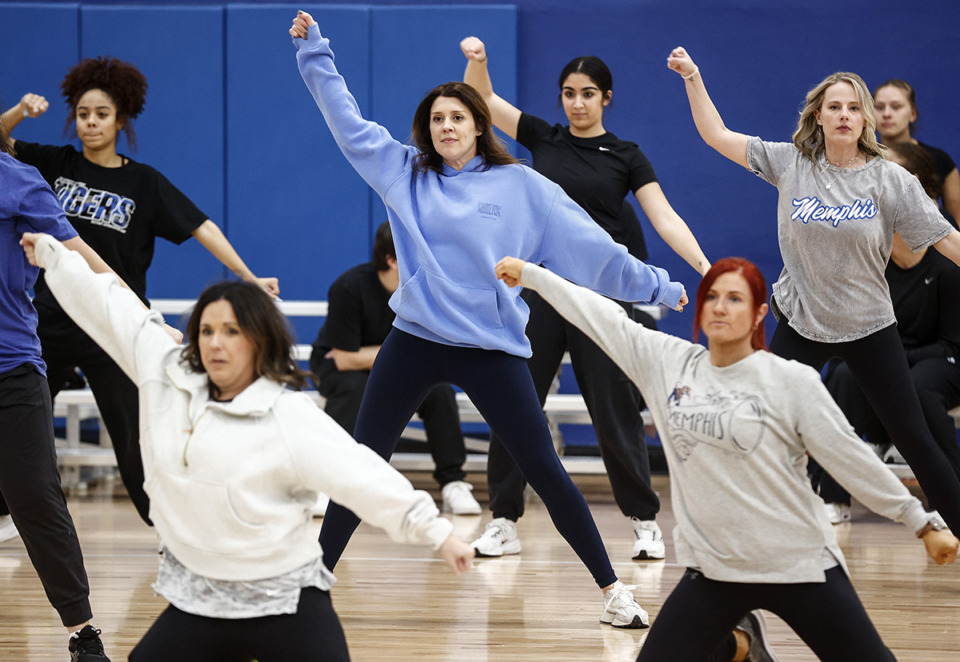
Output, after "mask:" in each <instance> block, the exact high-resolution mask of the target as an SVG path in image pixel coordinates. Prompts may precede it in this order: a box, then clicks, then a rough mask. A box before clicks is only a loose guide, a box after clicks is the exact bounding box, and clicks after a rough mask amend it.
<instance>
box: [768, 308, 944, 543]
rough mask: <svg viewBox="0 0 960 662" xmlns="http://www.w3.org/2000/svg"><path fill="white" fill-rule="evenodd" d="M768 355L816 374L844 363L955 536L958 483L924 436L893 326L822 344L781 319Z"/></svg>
mask: <svg viewBox="0 0 960 662" xmlns="http://www.w3.org/2000/svg"><path fill="white" fill-rule="evenodd" d="M770 351H772V352H773V353H774V354H776V355H777V356H781V357H783V358H785V359H795V360H797V361H800V362H801V363H805V364H807V365H809V366H812V367H813V368H815V369H817V370H820V369H821V368H823V366H824V364H825V363H826V362H827V361H828V360H829V359H831V358H833V357H838V358H841V359H843V360H844V361H846V362H847V366H849V368H850V372H852V373H853V376H854V378H855V379H856V381H857V385H858V386H860V389H861V390H862V391H863V394H864V396H865V397H866V398H867V401H868V402H869V403H870V405H871V406H872V407H873V410H874V411H875V412H877V415H878V416H879V418H880V421H881V422H882V423H883V427H884V428H885V429H886V431H887V433H888V434H889V435H890V441H892V442H893V444H894V445H895V446H896V447H897V450H898V451H900V454H901V455H903V458H904V459H905V460H906V461H907V464H909V465H910V468H911V469H913V473H914V475H915V476H916V477H917V481H918V482H919V483H920V487H921V488H922V489H923V492H924V494H926V496H927V499H928V500H929V501H930V506H931V507H932V508H936V509H937V510H938V511H939V512H940V515H941V517H943V519H944V521H946V523H947V526H949V527H950V530H951V531H960V479H958V478H957V475H956V474H955V473H954V472H953V468H952V467H951V466H950V461H949V459H948V458H947V456H946V454H945V453H944V451H943V449H942V448H940V446H939V445H938V444H937V442H936V441H935V440H934V438H933V435H932V434H930V428H929V427H928V426H927V421H926V419H925V418H924V416H923V410H922V409H921V408H920V400H919V398H918V397H917V391H916V389H915V388H914V385H913V380H911V379H910V368H909V367H908V365H907V357H906V355H905V354H904V352H903V343H902V342H901V341H900V335H899V334H898V333H897V328H896V327H895V326H888V327H886V328H885V329H881V330H880V331H877V332H876V333H872V334H870V335H869V336H867V337H866V338H861V339H860V340H854V341H851V342H842V343H822V342H816V341H814V340H808V339H807V338H804V337H803V336H801V335H800V334H799V333H797V332H796V331H795V330H793V329H792V328H790V326H789V325H788V324H787V323H786V321H785V320H784V321H783V322H781V323H780V324H778V325H777V330H776V331H775V332H774V334H773V340H772V341H771V343H770Z"/></svg>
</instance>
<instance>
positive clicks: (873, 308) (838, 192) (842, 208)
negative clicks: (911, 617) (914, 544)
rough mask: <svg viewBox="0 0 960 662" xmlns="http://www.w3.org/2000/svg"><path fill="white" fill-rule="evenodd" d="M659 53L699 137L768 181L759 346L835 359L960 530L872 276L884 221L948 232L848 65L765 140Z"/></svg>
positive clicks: (675, 59) (959, 503)
mask: <svg viewBox="0 0 960 662" xmlns="http://www.w3.org/2000/svg"><path fill="white" fill-rule="evenodd" d="M667 65H668V66H669V67H670V68H671V69H673V70H674V71H676V72H677V73H679V74H680V75H681V76H683V78H684V80H685V84H686V89H687V97H688V99H689V101H690V109H691V111H692V113H693V120H694V122H695V123H696V125H697V130H698V131H699V132H700V136H701V137H702V138H703V140H704V142H706V143H707V144H708V145H710V146H711V147H713V148H714V149H715V150H717V151H718V152H720V154H722V155H723V156H726V157H727V158H728V159H730V160H731V161H734V162H735V163H739V164H740V165H742V166H743V167H745V168H747V169H749V170H751V171H753V172H754V173H756V174H757V175H759V176H760V177H761V178H763V179H764V180H766V181H767V182H769V183H771V184H773V185H774V186H776V187H777V189H778V190H779V191H780V197H779V203H778V207H777V224H778V228H777V230H778V235H779V241H780V251H781V254H782V257H783V264H784V267H783V271H782V272H781V273H780V277H779V279H778V280H777V282H776V283H774V285H773V298H772V300H771V301H772V303H771V307H772V308H773V312H774V315H775V316H777V319H778V320H779V321H781V322H782V323H781V324H779V325H778V326H777V330H776V332H775V333H774V335H773V340H772V341H771V343H770V349H771V351H773V352H774V353H775V354H778V355H779V356H782V357H784V358H787V359H796V360H798V361H800V362H802V363H806V364H807V365H810V366H812V367H814V368H816V369H818V370H819V369H820V368H822V367H823V365H824V363H825V362H826V361H827V360H828V359H830V358H832V357H840V358H842V359H843V360H844V361H846V362H847V365H848V366H849V367H850V370H851V372H853V375H854V377H855V378H856V379H857V382H858V383H859V385H860V387H861V388H862V389H863V392H864V395H865V396H866V397H867V400H868V401H869V402H870V404H871V405H872V406H873V409H874V410H875V411H877V412H878V413H879V415H880V418H881V421H882V423H883V425H884V427H885V428H886V430H887V432H888V433H889V435H890V439H891V441H893V443H894V445H896V447H897V449H898V450H899V451H900V453H901V454H902V455H903V457H904V458H905V459H906V460H907V462H908V463H909V464H910V467H911V468H912V469H913V472H914V474H915V475H916V477H917V480H918V481H919V482H920V486H921V487H922V488H923V491H924V492H925V493H926V495H927V497H928V498H929V500H930V503H931V504H932V505H933V506H935V507H936V508H937V509H938V510H939V511H940V513H941V514H942V515H943V517H944V519H945V520H946V522H947V524H948V525H950V528H951V529H952V530H953V531H960V479H958V478H957V476H956V475H955V474H954V473H953V470H952V469H951V468H950V464H949V462H948V461H947V458H946V456H945V455H944V452H943V450H942V449H941V448H940V447H939V446H938V445H937V444H936V442H935V441H934V439H933V437H932V436H931V434H930V430H929V429H928V427H927V425H926V422H925V420H924V417H923V412H922V411H921V408H920V402H919V400H918V399H917V394H916V391H915V390H914V388H913V386H912V382H911V381H910V376H909V368H908V366H907V360H906V357H905V355H904V352H903V346H902V345H901V343H900V338H899V335H898V334H897V330H896V328H895V327H894V325H895V324H896V318H895V317H894V314H893V304H892V303H891V301H890V292H889V289H888V287H887V282H886V280H885V279H884V276H883V272H884V268H885V266H886V263H887V260H888V258H889V257H890V251H891V247H892V243H893V235H894V233H899V234H900V236H901V237H902V238H903V240H904V241H905V242H906V243H907V245H908V246H909V247H910V248H911V249H913V250H920V249H922V248H925V247H928V246H933V247H934V248H936V249H937V250H938V251H940V252H941V253H943V254H944V255H945V256H946V257H948V258H950V259H951V260H952V261H953V262H954V263H956V264H958V265H960V233H958V232H957V231H956V230H954V229H953V228H951V227H950V225H949V224H948V223H947V222H946V221H945V220H944V219H943V217H942V216H941V215H940V212H939V210H937V207H936V205H935V204H933V202H931V200H930V199H929V198H928V197H927V196H926V194H925V193H924V191H923V188H922V187H921V186H920V183H919V182H918V181H917V179H916V178H915V177H913V176H912V175H910V174H909V173H908V172H907V171H906V170H904V169H903V168H901V167H900V166H898V165H896V164H893V163H891V162H889V161H887V159H886V158H885V156H884V152H885V148H884V147H883V146H881V145H879V144H878V143H877V140H876V136H875V129H876V119H875V116H874V112H873V101H872V98H871V96H870V92H869V90H868V89H867V86H866V84H864V82H863V80H861V78H860V77H859V76H857V75H856V74H853V73H843V72H842V73H836V74H833V75H832V76H829V77H827V78H826V79H825V80H824V81H823V82H821V83H820V84H819V85H817V86H816V87H815V88H813V89H812V90H811V91H810V92H808V93H807V97H806V106H805V107H804V109H803V111H802V112H801V115H800V121H799V124H798V127H797V131H796V132H795V133H794V135H793V142H792V143H771V142H765V141H762V140H760V139H759V138H755V137H749V136H747V135H745V134H742V133H737V132H735V131H730V130H729V129H727V128H726V126H724V124H723V120H722V119H721V117H720V114H719V113H718V112H717V109H716V107H715V106H714V105H713V102H712V101H711V100H710V97H709V95H708V94H707V90H706V88H705V87H704V84H703V79H702V77H701V75H700V70H699V68H698V67H697V66H696V65H695V64H694V62H693V60H692V59H691V58H690V56H689V55H688V54H687V52H686V51H685V50H684V49H683V48H675V49H674V50H673V51H672V52H671V53H670V57H669V58H668V59H667Z"/></svg>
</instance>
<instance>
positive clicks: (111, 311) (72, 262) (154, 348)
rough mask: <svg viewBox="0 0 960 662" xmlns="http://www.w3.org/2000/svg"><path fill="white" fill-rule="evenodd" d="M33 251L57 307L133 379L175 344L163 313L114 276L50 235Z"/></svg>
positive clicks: (154, 365)
mask: <svg viewBox="0 0 960 662" xmlns="http://www.w3.org/2000/svg"><path fill="white" fill-rule="evenodd" d="M36 255H37V263H38V264H39V265H40V266H41V267H43V268H44V269H45V270H46V273H45V275H44V278H45V279H46V283H47V286H48V287H49V288H50V291H51V292H52V293H53V295H54V296H55V297H56V298H57V302H58V303H59V304H60V306H61V307H62V308H63V309H64V311H66V313H67V314H68V315H69V316H70V317H71V319H73V321H74V322H76V323H77V326H79V327H80V328H81V329H83V330H84V331H85V332H86V333H87V335H89V336H90V337H91V338H93V340H94V341H95V342H96V343H97V344H98V345H100V347H102V348H103V349H104V351H106V352H107V354H109V355H110V358H112V359H113V360H114V361H116V362H117V365H119V366H120V368H121V369H122V370H123V371H124V372H125V373H126V374H127V376H128V377H130V379H131V380H133V382H134V383H136V384H138V385H139V384H140V383H141V382H142V379H143V378H145V377H146V376H147V375H145V374H144V372H150V371H152V370H153V369H155V368H157V367H158V366H159V365H160V364H161V362H162V359H163V357H164V356H165V355H166V353H167V351H169V350H175V349H176V348H177V344H176V343H175V342H174V340H173V338H171V337H170V336H169V335H167V332H166V331H164V321H163V316H161V315H160V313H158V312H156V311H152V310H147V309H145V308H144V307H143V304H142V303H141V302H140V300H139V299H138V298H137V295H135V294H134V293H133V292H131V291H130V290H129V289H127V288H125V287H123V286H122V285H121V284H120V283H119V281H118V280H117V278H116V277H115V276H114V275H112V274H97V273H94V272H93V271H92V270H91V269H90V267H89V266H88V265H87V262H86V260H84V259H83V257H82V256H81V255H80V254H79V253H76V252H74V251H71V250H70V249H68V248H66V247H65V246H64V245H63V244H61V243H60V242H59V241H57V240H56V239H54V238H53V237H51V236H49V235H45V236H43V237H42V238H41V239H40V241H38V242H37V246H36Z"/></svg>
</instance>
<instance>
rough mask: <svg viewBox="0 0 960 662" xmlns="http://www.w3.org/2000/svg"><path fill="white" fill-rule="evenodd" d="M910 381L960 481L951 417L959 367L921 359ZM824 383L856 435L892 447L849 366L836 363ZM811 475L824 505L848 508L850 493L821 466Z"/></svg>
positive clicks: (957, 399) (959, 388)
mask: <svg viewBox="0 0 960 662" xmlns="http://www.w3.org/2000/svg"><path fill="white" fill-rule="evenodd" d="M910 379H911V380H912V381H913V385H914V386H915V387H916V389H917V397H918V398H919V399H920V409H921V410H923V417H924V419H925V420H926V422H927V427H928V428H929V429H930V433H931V434H932V435H933V438H934V440H935V441H936V442H937V445H938V446H939V447H940V449H941V450H942V451H943V454H944V455H945V456H946V458H947V461H948V462H949V463H950V466H951V467H952V468H953V472H954V473H955V474H956V475H957V476H958V477H960V446H958V445H957V429H956V426H955V424H954V421H953V417H952V416H950V414H949V413H948V412H949V411H950V410H951V409H953V408H954V407H956V406H957V405H960V366H957V365H956V364H954V363H950V362H949V361H947V360H946V359H945V358H935V359H922V360H920V361H917V362H916V363H914V364H913V365H912V366H910ZM823 383H824V384H825V385H826V387H827V390H828V391H830V395H832V396H833V399H834V400H836V402H837V405H839V406H840V409H842V410H843V413H844V414H846V416H847V420H849V421H850V424H851V425H853V429H854V430H856V432H857V434H859V435H861V436H864V437H866V439H867V441H869V442H871V443H874V444H878V445H881V446H882V445H885V444H889V443H890V436H889V435H888V434H887V431H886V430H884V429H883V424H882V423H881V422H880V417H879V416H877V414H876V412H874V410H873V407H871V406H870V403H869V402H867V399H866V397H865V396H864V394H863V391H861V390H860V387H859V386H858V385H857V381H856V379H855V378H854V376H853V373H852V372H850V367H849V366H848V365H847V364H846V363H844V362H842V361H837V362H834V364H833V365H831V366H830V368H829V371H828V372H827V375H826V377H825V378H824V380H823ZM810 475H811V479H812V480H813V482H814V487H817V488H819V493H820V496H821V497H823V500H824V501H826V502H827V503H845V504H848V505H849V503H850V493H849V492H847V491H846V490H845V489H843V487H841V486H840V485H839V484H838V483H837V481H835V480H834V479H833V477H832V476H831V475H830V474H828V473H827V472H825V471H824V470H823V468H822V467H820V465H818V464H816V463H814V462H811V463H810Z"/></svg>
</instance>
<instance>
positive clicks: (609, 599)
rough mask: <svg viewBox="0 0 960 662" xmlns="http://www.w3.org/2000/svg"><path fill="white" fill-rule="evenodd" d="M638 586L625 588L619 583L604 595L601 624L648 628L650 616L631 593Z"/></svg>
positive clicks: (617, 626)
mask: <svg viewBox="0 0 960 662" xmlns="http://www.w3.org/2000/svg"><path fill="white" fill-rule="evenodd" d="M635 588H636V586H625V585H624V584H623V582H620V581H618V582H617V583H615V584H614V585H613V586H612V587H610V590H608V591H607V592H606V593H604V594H603V613H602V614H601V615H600V622H601V623H605V624H607V625H612V626H613V627H615V628H632V629H640V628H648V627H650V616H649V615H647V612H646V611H645V610H644V608H643V607H641V606H640V605H638V604H637V600H636V598H634V597H633V593H631V591H632V590H633V589H635Z"/></svg>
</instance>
